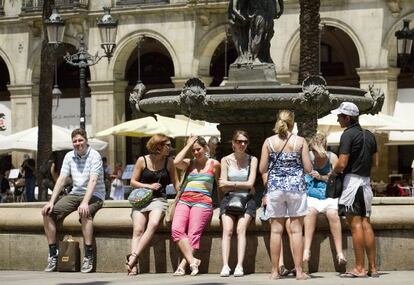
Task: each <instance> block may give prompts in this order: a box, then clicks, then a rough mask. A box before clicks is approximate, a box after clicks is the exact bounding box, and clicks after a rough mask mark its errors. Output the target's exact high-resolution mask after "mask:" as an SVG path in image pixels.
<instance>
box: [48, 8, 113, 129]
mask: <svg viewBox="0 0 414 285" xmlns="http://www.w3.org/2000/svg"><path fill="white" fill-rule="evenodd" d="M103 9H104V15H103V16H102V18H101V19H100V20H98V21H97V25H98V28H99V30H100V34H101V40H102V44H101V47H102V48H103V50H104V53H105V55H103V56H99V55H98V53H96V54H95V55H94V56H92V55H90V54H89V53H88V51H87V48H86V45H85V42H84V40H83V35H80V36H79V48H78V52H77V53H75V54H69V53H67V54H66V55H65V56H64V57H63V58H64V59H65V61H66V62H67V63H69V64H70V65H72V66H76V67H78V68H79V84H80V85H79V95H80V127H81V128H82V129H85V125H86V122H85V90H86V68H87V67H89V66H92V65H95V64H97V63H98V62H99V61H100V60H101V59H102V58H103V57H106V58H108V61H109V59H110V58H111V57H112V53H113V51H114V49H115V47H116V44H115V39H116V32H117V27H118V20H115V19H113V18H112V16H111V10H110V8H107V7H104V8H103ZM52 16H53V17H52ZM62 22H63V28H62ZM45 24H46V25H47V31H48V37H49V43H50V44H59V43H61V42H62V40H63V35H64V21H63V20H62V18H61V17H60V15H59V13H58V12H57V10H56V9H53V13H52V15H51V16H50V18H49V20H47V21H45ZM49 30H50V32H49Z"/></svg>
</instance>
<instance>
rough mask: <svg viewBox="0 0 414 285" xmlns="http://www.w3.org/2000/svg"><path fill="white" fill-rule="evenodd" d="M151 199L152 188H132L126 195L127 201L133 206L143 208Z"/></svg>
mask: <svg viewBox="0 0 414 285" xmlns="http://www.w3.org/2000/svg"><path fill="white" fill-rule="evenodd" d="M151 199H152V190H151V189H147V188H137V189H134V190H133V191H132V192H131V193H130V194H129V196H128V201H129V203H130V204H131V206H132V207H134V208H143V207H144V206H146V205H147V204H148V203H149V202H150V201H151Z"/></svg>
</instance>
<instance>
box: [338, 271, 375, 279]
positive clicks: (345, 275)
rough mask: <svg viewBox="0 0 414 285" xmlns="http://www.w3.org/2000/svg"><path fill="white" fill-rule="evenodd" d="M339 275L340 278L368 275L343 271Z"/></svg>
mask: <svg viewBox="0 0 414 285" xmlns="http://www.w3.org/2000/svg"><path fill="white" fill-rule="evenodd" d="M339 277H341V278H367V277H368V275H366V274H364V275H358V274H355V273H353V272H345V273H342V274H339Z"/></svg>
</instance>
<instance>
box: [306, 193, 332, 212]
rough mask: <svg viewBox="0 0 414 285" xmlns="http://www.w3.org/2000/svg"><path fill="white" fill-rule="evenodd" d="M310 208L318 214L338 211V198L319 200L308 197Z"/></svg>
mask: <svg viewBox="0 0 414 285" xmlns="http://www.w3.org/2000/svg"><path fill="white" fill-rule="evenodd" d="M308 208H314V209H315V210H316V211H318V213H326V211H327V210H328V209H333V210H338V198H335V199H334V198H326V199H324V200H319V199H316V198H313V197H309V196H308Z"/></svg>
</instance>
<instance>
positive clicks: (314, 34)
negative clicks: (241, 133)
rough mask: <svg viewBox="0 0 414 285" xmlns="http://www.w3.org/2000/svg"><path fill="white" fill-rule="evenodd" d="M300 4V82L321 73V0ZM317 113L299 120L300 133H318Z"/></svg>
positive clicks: (309, 0)
mask: <svg viewBox="0 0 414 285" xmlns="http://www.w3.org/2000/svg"><path fill="white" fill-rule="evenodd" d="M299 4H300V14H299V22H300V64H299V78H298V84H300V85H301V84H302V82H303V80H304V79H305V78H306V77H307V76H309V75H319V44H320V38H319V37H320V33H319V23H320V21H321V18H320V15H319V9H320V6H321V1H320V0H299ZM316 128H317V118H316V114H315V115H313V114H311V116H310V117H309V116H306V118H302V120H301V121H300V122H298V129H299V134H300V135H302V136H304V137H305V138H310V137H311V136H313V135H314V134H315V133H316Z"/></svg>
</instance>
